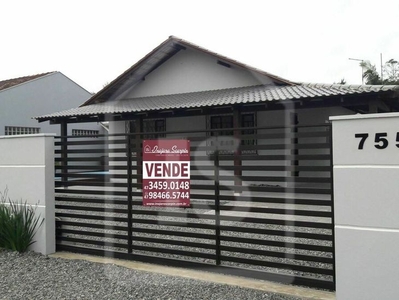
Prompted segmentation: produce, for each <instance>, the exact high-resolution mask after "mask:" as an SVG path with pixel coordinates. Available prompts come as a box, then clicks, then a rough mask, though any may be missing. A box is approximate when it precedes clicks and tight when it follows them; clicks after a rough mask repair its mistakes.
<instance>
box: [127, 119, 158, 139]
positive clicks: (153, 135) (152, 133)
mask: <svg viewBox="0 0 399 300" xmlns="http://www.w3.org/2000/svg"><path fill="white" fill-rule="evenodd" d="M135 127H136V121H127V122H126V133H129V132H135ZM165 131H166V121H165V119H146V120H143V132H145V133H148V134H145V135H143V137H142V138H143V139H158V138H163V137H165V136H166V134H165ZM159 132H162V133H159Z"/></svg>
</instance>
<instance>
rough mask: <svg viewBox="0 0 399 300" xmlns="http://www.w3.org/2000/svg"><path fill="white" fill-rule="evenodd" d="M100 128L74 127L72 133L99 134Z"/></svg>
mask: <svg viewBox="0 0 399 300" xmlns="http://www.w3.org/2000/svg"><path fill="white" fill-rule="evenodd" d="M99 133H100V132H99V131H98V130H89V129H72V135H99Z"/></svg>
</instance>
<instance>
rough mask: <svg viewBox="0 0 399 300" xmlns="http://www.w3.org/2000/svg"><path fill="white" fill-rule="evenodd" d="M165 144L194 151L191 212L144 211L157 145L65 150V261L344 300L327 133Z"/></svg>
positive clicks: (295, 130) (65, 145)
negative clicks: (122, 263)
mask: <svg viewBox="0 0 399 300" xmlns="http://www.w3.org/2000/svg"><path fill="white" fill-rule="evenodd" d="M226 133H227V135H226ZM222 134H224V135H222ZM163 136H165V138H173V139H176V138H184V139H189V140H190V141H191V204H192V205H191V207H190V208H171V207H167V208H163V207H144V206H142V205H141V203H142V192H141V176H142V175H141V162H142V156H141V153H142V152H141V140H142V139H143V138H144V139H146V138H149V137H153V136H151V135H149V134H148V133H136V134H119V135H104V136H98V135H96V136H63V137H57V138H56V143H55V145H56V191H55V192H56V217H57V219H58V221H57V250H58V251H61V250H64V251H72V252H79V253H87V254H94V255H102V256H113V257H118V258H125V259H133V260H138V261H145V262H151V263H158V264H166V265H173V266H182V267H190V268H197V269H198V268H200V269H206V270H207V271H215V272H222V273H228V274H234V275H240V276H246V277H254V278H258V279H264V280H272V281H279V282H284V283H290V284H296V285H305V286H310V287H318V288H324V289H330V290H334V288H335V279H334V272H335V271H334V243H333V242H334V231H333V199H332V159H331V156H332V154H331V127H330V126H329V125H321V126H307V127H298V126H296V127H284V128H261V127H257V128H252V129H251V130H248V128H245V129H237V128H235V129H231V131H226V129H223V130H207V131H195V132H183V131H181V132H165V133H164V134H163Z"/></svg>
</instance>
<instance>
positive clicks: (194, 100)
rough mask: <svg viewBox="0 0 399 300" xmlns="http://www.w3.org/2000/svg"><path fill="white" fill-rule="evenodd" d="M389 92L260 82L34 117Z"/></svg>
mask: <svg viewBox="0 0 399 300" xmlns="http://www.w3.org/2000/svg"><path fill="white" fill-rule="evenodd" d="M390 91H399V85H382V86H378V85H340V84H311V83H304V84H297V85H295V86H274V85H258V86H249V87H240V88H229V89H221V90H210V91H203V92H191V93H181V94H173V95H163V96H150V97H140V98H129V99H123V100H118V101H108V102H102V103H95V104H91V105H86V106H81V107H78V108H73V109H69V110H65V111H61V112H56V113H53V114H48V115H44V116H40V117H35V119H37V120H39V121H40V122H41V121H46V120H50V119H56V118H66V117H68V118H71V117H72V118H73V117H79V116H96V115H111V114H123V113H126V114H128V113H137V112H152V111H161V110H174V109H187V108H201V107H217V106H224V105H234V104H253V103H267V102H270V101H287V100H302V99H308V100H310V99H317V98H320V97H323V98H325V97H334V96H350V95H366V94H373V93H381V92H390Z"/></svg>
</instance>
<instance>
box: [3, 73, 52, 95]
mask: <svg viewBox="0 0 399 300" xmlns="http://www.w3.org/2000/svg"><path fill="white" fill-rule="evenodd" d="M51 73H54V72H47V73H42V74H36V75H31V76H24V77H18V78H13V79H7V80H2V81H0V91H2V90H5V89H8V88H11V87H14V86H17V85H19V84H22V83H25V82H28V81H31V80H34V79H37V78H40V77H43V76H46V75H49V74H51Z"/></svg>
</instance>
